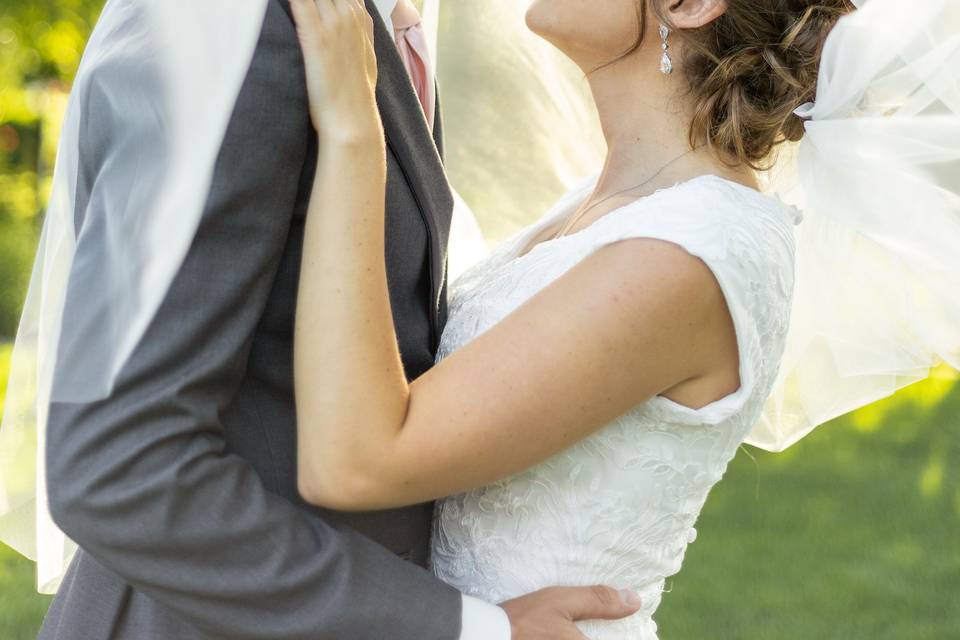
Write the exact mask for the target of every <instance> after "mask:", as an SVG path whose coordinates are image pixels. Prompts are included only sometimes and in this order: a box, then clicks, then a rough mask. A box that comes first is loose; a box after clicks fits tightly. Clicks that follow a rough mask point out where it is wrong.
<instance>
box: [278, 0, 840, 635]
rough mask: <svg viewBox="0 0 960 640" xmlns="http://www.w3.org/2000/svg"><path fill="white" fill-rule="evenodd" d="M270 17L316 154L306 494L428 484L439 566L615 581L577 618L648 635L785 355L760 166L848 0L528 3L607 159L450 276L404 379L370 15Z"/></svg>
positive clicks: (789, 214) (777, 207)
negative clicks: (421, 352) (445, 309)
mask: <svg viewBox="0 0 960 640" xmlns="http://www.w3.org/2000/svg"><path fill="white" fill-rule="evenodd" d="M292 6H293V9H294V15H295V18H296V21H297V24H298V31H299V34H300V39H301V44H302V46H303V49H304V54H305V59H306V68H307V83H308V89H309V93H310V96H311V104H312V107H311V116H312V120H313V123H314V125H315V127H316V128H317V130H318V132H319V135H320V139H321V141H322V142H321V145H320V152H319V164H318V171H317V174H316V179H315V183H314V196H313V202H314V205H313V206H312V207H311V211H310V213H309V218H308V223H307V230H306V237H305V245H304V247H305V249H304V250H305V254H304V260H303V270H302V276H301V283H300V296H299V302H298V312H297V330H296V358H295V359H296V388H297V410H298V423H299V426H298V432H299V433H298V457H299V465H300V466H299V482H300V490H301V493H302V495H303V496H304V497H305V498H306V499H307V500H308V501H310V502H312V503H314V504H316V505H320V506H324V507H329V508H334V509H339V510H371V509H386V508H391V507H398V506H402V505H410V504H416V503H420V502H425V501H430V500H434V499H441V502H440V503H439V507H438V512H437V514H436V521H435V535H434V555H433V569H434V572H435V573H436V574H437V575H438V576H439V577H441V578H442V579H444V580H445V581H447V582H449V583H450V584H452V585H454V586H455V587H457V588H458V589H460V590H462V591H463V592H465V593H467V594H470V595H474V596H478V597H481V598H484V599H486V600H488V601H490V602H501V601H504V600H509V599H511V598H514V597H517V596H519V595H522V594H525V593H529V592H532V591H536V590H538V589H541V588H543V587H546V586H548V585H553V584H569V585H587V584H608V585H610V586H613V587H615V588H618V589H626V590H631V591H633V592H635V593H637V594H638V595H639V596H640V600H641V602H642V606H641V609H640V611H639V612H638V613H637V614H636V615H635V616H633V617H632V618H629V619H627V620H623V621H610V622H591V623H583V624H581V630H582V631H583V633H585V634H587V635H588V636H590V637H591V638H595V639H597V640H604V639H610V640H613V639H625V638H632V639H635V640H639V639H648V640H649V639H653V638H655V637H656V624H655V623H654V621H653V615H654V612H655V610H656V609H657V606H658V605H659V603H660V598H661V593H662V591H663V587H664V581H665V578H666V577H667V576H671V575H673V574H675V573H676V572H677V571H678V570H679V569H680V566H681V562H682V559H683V555H684V550H685V548H686V546H687V545H688V544H689V543H690V542H692V541H693V540H694V538H695V536H696V531H695V529H694V524H695V522H696V520H697V516H698V514H699V512H700V510H701V508H702V506H703V504H704V501H705V500H706V498H707V495H708V493H709V491H710V489H711V487H713V485H714V484H715V483H716V482H717V481H718V480H719V479H720V478H721V476H722V475H723V473H724V471H725V469H726V467H727V464H728V462H729V461H730V460H731V459H732V458H733V456H734V454H735V453H736V451H737V448H738V447H739V446H740V444H741V443H742V442H744V440H745V439H746V438H747V437H748V435H749V433H750V430H751V428H752V427H753V425H754V424H755V423H756V422H757V421H758V419H759V418H760V416H761V412H762V411H763V409H764V405H765V402H766V401H767V399H768V397H769V396H770V394H771V392H772V391H773V388H774V384H775V382H776V379H777V376H778V372H779V369H780V366H781V361H782V358H783V356H784V351H785V345H786V338H787V333H788V328H789V325H790V316H791V305H792V300H793V291H794V269H795V238H794V226H795V225H796V224H797V223H799V222H800V220H801V217H800V215H799V214H798V211H797V210H796V209H795V208H793V207H791V206H788V205H787V204H786V203H784V202H782V201H781V200H779V199H778V198H776V197H773V196H770V195H766V194H764V193H762V192H761V191H760V185H759V183H758V178H757V172H756V169H758V168H760V167H761V166H763V165H764V163H765V162H766V161H767V159H768V158H769V157H770V156H771V153H772V152H773V150H774V148H775V147H777V146H778V144H780V143H781V142H782V141H784V140H786V141H798V140H800V139H801V138H802V137H803V135H804V130H805V129H804V119H803V118H802V117H801V116H800V115H797V113H795V112H796V111H797V110H798V109H799V108H800V107H801V106H802V105H804V104H805V103H808V102H811V101H813V100H814V97H815V95H816V93H817V77H818V68H819V63H820V54H821V51H822V50H823V48H824V43H825V41H826V39H827V37H828V34H830V32H831V30H832V28H833V27H834V26H835V24H836V23H837V21H838V20H839V19H840V18H841V17H842V16H844V15H845V14H847V13H849V12H851V11H852V10H853V9H854V7H853V5H852V4H851V3H850V2H848V1H847V0H791V1H790V2H781V1H774V0H764V1H763V2H762V3H761V4H760V5H759V6H758V3H757V0H750V1H749V2H748V1H746V0H681V1H679V2H670V3H667V2H662V1H660V0H650V1H649V2H640V3H638V2H637V0H611V1H610V2H606V3H604V7H603V11H597V10H596V9H595V7H593V6H592V5H591V4H590V3H585V2H581V1H577V0H536V1H535V2H534V3H533V4H532V6H531V7H530V9H529V12H528V14H527V23H528V25H529V26H530V28H531V29H532V30H533V31H534V32H536V33H537V34H538V35H540V36H542V37H543V38H544V39H546V40H548V41H549V42H550V43H552V44H553V45H554V46H555V47H557V48H558V49H560V50H561V51H562V52H563V53H564V54H566V55H567V56H568V57H569V58H570V59H571V60H572V61H573V62H574V63H576V65H578V66H579V67H580V68H581V69H582V70H583V71H584V72H585V73H586V74H587V77H588V79H589V82H590V88H591V90H592V94H593V97H594V99H595V101H596V106H597V108H598V111H599V114H600V118H601V123H602V128H603V133H604V136H605V138H606V143H607V145H608V149H609V151H608V154H607V157H606V162H605V165H604V168H603V171H602V173H601V174H600V176H599V177H598V178H597V179H596V180H595V181H591V182H589V183H588V184H585V185H582V186H581V187H579V188H577V189H575V190H573V191H572V192H571V193H569V194H567V195H566V196H564V197H563V198H562V199H561V200H560V202H558V203H557V204H556V206H554V207H553V208H552V209H551V210H550V211H549V212H548V213H547V215H546V216H545V217H544V218H543V219H542V220H541V221H540V222H538V223H537V224H535V225H533V226H532V227H529V228H527V229H525V230H524V231H522V232H521V233H520V234H518V235H516V236H515V237H513V238H512V239H511V240H510V241H508V242H507V243H505V244H504V245H502V246H501V247H500V248H499V249H498V250H497V251H496V252H494V253H493V254H492V255H491V256H490V257H489V258H487V259H486V260H484V261H482V262H481V263H479V264H477V265H476V266H475V267H473V268H472V269H471V270H470V271H468V272H467V273H466V274H465V275H464V276H463V277H462V278H460V279H459V280H458V281H457V282H456V283H455V284H454V286H453V288H452V294H451V303H450V315H449V320H448V322H447V325H446V329H445V331H444V333H443V336H442V339H441V344H440V362H439V363H438V364H437V366H436V367H435V368H433V369H432V370H431V371H429V372H428V373H426V374H425V375H423V376H422V377H420V378H419V379H417V380H416V381H415V382H413V383H410V384H408V383H407V381H406V379H405V376H404V372H403V368H402V366H401V361H400V354H399V352H398V347H397V338H396V336H395V334H394V327H393V321H392V316H391V308H390V299H389V295H388V283H387V278H386V276H385V272H386V269H385V265H384V207H383V202H384V197H385V186H384V182H385V175H384V169H383V167H384V154H385V149H384V142H383V133H382V129H381V123H380V119H379V115H378V112H377V108H376V103H375V85H376V63H375V60H374V58H373V47H372V44H371V23H370V18H369V15H368V14H367V13H366V12H365V11H364V10H363V7H362V4H361V3H360V2H357V1H356V0H316V1H315V0H293V2H292ZM638 29H639V30H638ZM625 52H626V53H625ZM344 61H349V62H348V63H344ZM505 117H506V116H505ZM557 135H563V133H562V132H557ZM371 168H374V169H373V170H372V169H371ZM321 202H322V206H321V205H320V204H317V203H321ZM331 203H335V206H331ZM447 496H453V497H447Z"/></svg>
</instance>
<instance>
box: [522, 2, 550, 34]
mask: <svg viewBox="0 0 960 640" xmlns="http://www.w3.org/2000/svg"><path fill="white" fill-rule="evenodd" d="M545 5H546V2H544V0H534V2H533V3H532V4H531V5H530V6H529V7H528V8H527V15H526V22H527V28H528V29H530V31H532V32H533V33H535V34H537V35H538V36H540V37H541V38H545V37H546V36H545V35H544V33H545V27H546V26H547V24H546V22H547V21H548V20H549V18H550V12H549V11H548V10H547V9H546V6H545Z"/></svg>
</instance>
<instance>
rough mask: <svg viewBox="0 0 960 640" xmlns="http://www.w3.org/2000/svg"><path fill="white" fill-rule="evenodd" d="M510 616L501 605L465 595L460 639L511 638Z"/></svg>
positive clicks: (493, 639)
mask: <svg viewBox="0 0 960 640" xmlns="http://www.w3.org/2000/svg"><path fill="white" fill-rule="evenodd" d="M511 635H512V632H511V630H510V618H508V617H507V612H506V611H504V610H503V609H501V608H500V607H498V606H496V605H493V604H488V603H486V602H484V601H483V600H478V599H477V598H471V597H470V596H463V627H462V631H461V632H460V640H510V636H511Z"/></svg>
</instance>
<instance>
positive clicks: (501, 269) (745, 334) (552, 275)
mask: <svg viewBox="0 0 960 640" xmlns="http://www.w3.org/2000/svg"><path fill="white" fill-rule="evenodd" d="M592 186H593V181H591V183H588V184H586V185H584V186H581V187H579V188H577V189H575V190H574V191H572V192H571V193H570V194H568V195H567V196H565V197H564V198H563V199H562V200H561V201H560V202H559V203H558V204H557V205H556V206H555V207H553V208H552V209H551V210H550V211H549V212H548V213H547V215H546V216H545V217H544V218H543V219H542V220H541V221H540V222H538V223H537V224H535V225H533V226H531V227H529V228H527V229H525V230H523V231H521V232H520V233H519V234H517V235H515V236H514V237H513V238H512V239H511V240H508V241H507V242H506V243H505V244H504V245H502V246H501V247H500V248H499V249H498V250H496V251H495V252H494V253H493V254H492V255H490V256H489V257H488V258H487V259H486V260H484V261H483V262H481V263H479V264H477V265H475V266H474V267H473V268H472V269H470V270H468V271H467V272H465V273H464V274H463V276H461V277H460V278H459V279H458V280H457V281H456V282H455V283H454V285H453V287H452V290H451V303H450V316H449V320H448V323H447V326H446V330H445V331H444V334H443V337H442V341H441V345H440V353H439V356H438V357H439V358H443V357H445V356H447V355H449V354H450V353H451V352H453V351H454V350H456V349H458V348H460V347H462V346H464V345H465V344H466V343H468V342H469V341H471V340H472V339H473V338H475V337H477V336H478V335H479V334H481V333H482V332H484V331H486V330H487V329H489V328H490V327H491V326H492V325H493V324H495V323H497V322H498V321H500V320H501V319H503V318H504V317H505V316H507V315H508V314H509V313H510V312H512V311H513V310H514V309H516V308H517V307H518V306H519V305H521V304H522V303H523V302H524V301H526V300H527V299H529V298H530V297H531V296H533V295H534V294H536V293H537V292H538V291H540V290H541V289H543V288H544V287H545V286H546V285H548V284H549V283H550V282H552V281H553V280H555V279H557V278H558V277H559V276H561V275H562V274H563V273H564V272H566V271H567V270H569V269H570V268H571V267H573V266H574V265H576V264H577V263H578V262H580V261H581V260H583V259H584V258H585V257H586V256H587V255H588V254H590V253H591V252H593V251H595V250H596V249H598V248H600V247H602V246H604V245H606V244H609V243H611V242H616V241H618V240H623V239H627V238H637V237H649V238H658V239H662V240H666V241H670V242H673V243H676V244H678V245H680V246H682V247H683V248H684V249H686V250H687V251H688V252H689V253H691V254H693V255H695V256H698V257H699V258H701V259H702V260H703V261H704V262H705V263H706V264H707V265H708V266H709V267H710V268H711V269H712V271H713V272H714V274H715V276H716V277H717V280H718V282H719V284H720V286H721V288H722V290H723V292H724V294H725V296H726V300H727V304H728V307H729V309H730V312H731V315H732V318H733V320H734V325H735V329H736V334H737V339H738V343H739V355H740V380H741V386H740V388H739V390H738V391H736V392H734V393H732V394H730V395H728V396H726V397H724V398H722V399H720V400H717V401H716V402H712V403H710V404H709V405H707V406H705V407H703V408H701V409H697V410H694V409H691V408H688V407H684V406H682V405H680V404H677V403H675V402H673V401H671V400H669V399H667V398H665V397H662V396H656V397H654V398H651V399H650V400H648V401H646V402H644V403H642V404H641V405H639V406H637V407H636V408H635V409H634V410H632V411H630V412H629V413H627V414H626V415H624V416H622V417H621V418H619V419H618V420H616V421H614V422H613V423H611V424H609V425H607V426H605V427H604V428H602V429H601V430H600V431H598V432H597V433H595V434H594V435H592V436H591V437H589V438H587V439H586V440H584V441H582V442H580V443H579V444H577V445H576V446H574V447H572V448H571V449H569V450H567V451H565V452H563V453H561V454H559V455H557V456H555V457H553V458H551V459H549V460H547V461H546V462H543V463H542V464H540V465H538V466H536V467H534V468H532V469H529V470H527V471H525V472H523V473H520V474H518V475H516V476H514V477H511V478H508V479H505V480H502V481H500V482H497V483H495V484H493V485H490V486H487V487H483V488H481V489H476V490H473V491H470V492H468V493H466V494H463V495H458V496H453V497H450V498H446V499H444V500H442V501H441V502H440V503H439V505H438V511H437V516H436V521H435V529H434V540H433V571H434V573H435V574H436V575H437V576H438V577H440V578H441V579H443V580H444V581H446V582H447V583H449V584H451V585H453V586H455V587H457V588H458V589H460V590H461V591H462V592H464V593H466V594H468V595H471V596H476V597H479V598H482V599H484V600H486V601H489V602H492V603H497V602H501V601H503V600H507V599H510V598H513V597H515V596H519V595H522V594H525V593H528V592H531V591H535V590H537V589H540V588H543V587H547V586H551V585H591V584H606V585H610V586H613V587H616V588H620V589H633V590H635V591H636V592H638V593H639V594H640V597H641V598H642V600H643V607H642V609H641V611H640V612H639V613H637V614H636V615H634V616H632V617H631V618H629V619H626V620H622V621H614V622H589V623H582V624H581V629H582V630H583V632H584V633H585V634H587V636H589V637H590V638H591V639H592V640H656V637H657V636H656V629H657V625H656V624H655V622H654V621H653V614H654V612H655V611H656V609H657V606H658V605H659V604H660V598H661V593H662V591H663V588H664V583H665V578H666V577H668V576H671V575H673V574H675V573H677V571H679V569H680V565H681V563H682V560H683V556H684V552H685V549H686V547H687V545H688V544H690V543H691V542H693V540H694V539H695V538H696V530H695V529H694V524H695V522H696V520H697V517H698V515H699V513H700V510H701V508H702V507H703V504H704V501H705V500H706V498H707V494H708V493H709V491H710V489H711V488H712V487H713V486H714V484H716V482H717V481H718V480H720V478H721V477H722V476H723V474H724V471H725V470H726V468H727V464H728V463H729V462H730V460H731V459H732V458H733V456H734V454H735V453H736V451H737V448H738V447H739V446H740V444H741V443H742V442H743V440H744V439H745V438H746V436H747V434H748V432H749V431H750V429H751V427H752V426H753V424H754V422H755V421H756V420H757V418H758V416H759V415H760V412H761V410H762V408H763V405H764V402H765V401H766V400H767V397H768V395H769V393H770V390H771V388H772V386H773V384H774V380H775V378H776V376H777V371H778V368H779V365H780V359H781V356H782V354H783V350H784V343H785V337H786V334H787V326H788V323H789V318H790V309H791V296H792V292H793V285H794V275H793V269H794V237H793V226H794V225H795V224H797V223H799V221H800V214H799V212H798V211H797V210H796V209H795V208H793V207H789V206H787V205H785V204H783V203H782V202H781V201H779V200H778V199H776V198H774V197H771V196H766V195H763V194H761V193H759V192H757V191H754V190H752V189H749V188H747V187H745V186H742V185H739V184H736V183H733V182H730V181H727V180H724V179H722V178H719V177H716V176H703V177H700V178H695V179H693V180H690V181H688V182H683V183H680V184H678V185H676V186H674V187H671V188H668V189H663V190H660V191H658V192H656V193H655V194H653V195H651V196H649V197H646V198H643V199H641V200H638V201H636V202H634V203H632V204H630V205H628V206H626V207H623V208H621V209H618V210H616V211H613V212H611V213H609V214H607V215H605V216H604V217H602V218H601V219H600V220H598V221H597V222H595V223H594V224H593V225H591V226H590V227H588V228H586V229H584V230H582V231H580V232H578V233H575V234H572V235H569V236H566V237H562V238H560V239H557V240H551V241H547V242H543V243H541V244H539V245H537V246H536V247H534V248H533V249H532V250H531V251H530V252H529V253H527V254H526V255H522V256H521V255H519V254H520V252H521V251H523V249H524V248H525V247H526V246H527V245H528V243H529V242H530V241H531V240H532V239H533V238H534V237H537V234H538V232H540V231H542V230H543V229H545V228H546V227H547V226H548V225H550V224H551V223H552V222H556V221H557V220H559V219H560V218H561V217H564V216H566V215H569V214H570V212H571V211H572V210H573V209H574V208H575V207H576V206H577V205H578V204H579V203H580V202H582V201H583V199H584V198H585V197H586V196H587V195H588V194H589V193H590V191H591V189H592ZM531 339H536V337H535V336H531Z"/></svg>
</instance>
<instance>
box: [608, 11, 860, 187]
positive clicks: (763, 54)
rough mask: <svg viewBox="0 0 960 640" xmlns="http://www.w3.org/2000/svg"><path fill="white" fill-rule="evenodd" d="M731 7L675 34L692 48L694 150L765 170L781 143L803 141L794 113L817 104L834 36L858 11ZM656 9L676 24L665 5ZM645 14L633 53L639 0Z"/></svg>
mask: <svg viewBox="0 0 960 640" xmlns="http://www.w3.org/2000/svg"><path fill="white" fill-rule="evenodd" d="M728 3H729V7H728V8H727V11H726V13H724V14H723V15H722V16H720V17H719V18H717V19H716V20H714V21H713V22H712V23H710V24H708V25H706V26H704V27H701V28H700V29H695V30H689V29H671V38H673V37H677V38H680V39H682V42H683V44H684V45H685V46H684V55H683V60H682V70H683V72H684V74H685V75H686V77H687V80H688V82H689V89H690V93H691V94H692V95H693V97H694V98H695V111H694V116H693V120H692V122H691V124H690V145H691V146H692V147H697V146H700V145H703V144H706V145H708V146H709V147H711V148H712V149H713V150H714V152H715V153H717V155H718V156H719V157H720V159H721V160H723V161H724V162H726V163H727V164H730V165H741V164H747V165H750V166H751V167H753V168H755V169H759V168H762V165H763V164H765V161H766V160H767V159H768V158H769V157H770V155H771V153H772V152H773V150H774V149H775V148H776V147H777V145H779V144H781V143H783V142H785V141H792V142H796V141H798V140H800V139H801V138H802V137H803V134H804V128H803V121H802V120H801V118H799V117H798V116H797V115H795V114H794V113H793V112H794V110H795V109H796V108H797V107H799V106H800V105H802V104H804V103H805V102H809V101H812V100H813V99H814V97H815V95H816V90H817V74H818V72H819V68H820V54H821V52H822V50H823V45H824V43H825V41H826V38H827V35H828V34H829V33H830V30H831V29H832V28H833V26H834V25H835V24H836V23H837V20H838V19H839V18H840V17H841V16H843V15H844V14H846V13H849V12H851V11H853V10H854V9H855V7H854V5H853V4H852V2H851V1H850V0H728ZM650 4H651V8H652V11H653V13H654V15H655V16H656V18H658V19H659V20H660V22H661V24H663V25H665V26H667V27H671V24H670V22H669V19H668V17H667V15H666V13H665V11H664V8H663V6H662V5H661V4H660V2H659V1H658V0H652V1H651V3H650ZM637 15H638V18H639V21H640V27H641V28H640V34H641V35H640V38H639V39H638V40H637V42H636V43H635V45H634V46H633V47H632V48H631V49H630V51H628V52H627V53H626V54H624V55H625V56H626V55H629V54H630V53H633V52H634V51H636V50H637V49H638V48H639V47H640V45H641V44H642V42H643V33H645V31H646V20H647V0H639V2H638V7H637ZM674 50H676V49H675V48H674ZM675 62H676V61H675Z"/></svg>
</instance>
